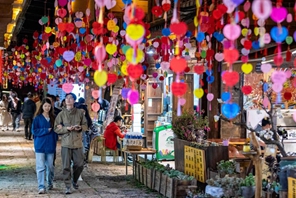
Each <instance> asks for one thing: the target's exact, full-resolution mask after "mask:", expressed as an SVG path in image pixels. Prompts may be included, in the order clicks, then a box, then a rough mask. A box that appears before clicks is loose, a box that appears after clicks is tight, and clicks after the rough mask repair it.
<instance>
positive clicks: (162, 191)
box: [159, 174, 168, 195]
mask: <svg viewBox="0 0 296 198" xmlns="http://www.w3.org/2000/svg"><path fill="white" fill-rule="evenodd" d="M167 178H168V176H167V175H165V174H161V179H160V190H159V193H160V194H162V195H165V192H166V187H167Z"/></svg>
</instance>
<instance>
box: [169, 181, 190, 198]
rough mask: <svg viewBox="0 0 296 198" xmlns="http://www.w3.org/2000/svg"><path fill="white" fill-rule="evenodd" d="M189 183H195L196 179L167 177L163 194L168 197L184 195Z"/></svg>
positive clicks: (176, 197) (178, 197)
mask: <svg viewBox="0 0 296 198" xmlns="http://www.w3.org/2000/svg"><path fill="white" fill-rule="evenodd" d="M191 185H196V180H193V181H187V180H178V179H175V178H174V179H172V178H169V177H168V178H167V185H166V194H165V196H166V197H168V198H181V197H186V195H187V193H186V190H187V189H188V188H189V186H191Z"/></svg>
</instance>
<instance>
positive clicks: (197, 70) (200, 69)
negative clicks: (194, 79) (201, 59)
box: [193, 66, 205, 75]
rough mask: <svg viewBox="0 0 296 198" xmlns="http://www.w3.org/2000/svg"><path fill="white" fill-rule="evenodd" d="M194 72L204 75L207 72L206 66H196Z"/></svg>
mask: <svg viewBox="0 0 296 198" xmlns="http://www.w3.org/2000/svg"><path fill="white" fill-rule="evenodd" d="M193 69H194V72H195V73H197V74H199V75H201V74H203V73H204V71H205V67H204V66H194V68H193Z"/></svg>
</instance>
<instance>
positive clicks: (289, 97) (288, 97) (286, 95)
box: [284, 92, 292, 100]
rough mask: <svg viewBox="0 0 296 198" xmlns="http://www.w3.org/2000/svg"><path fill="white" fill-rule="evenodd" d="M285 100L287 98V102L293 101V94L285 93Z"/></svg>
mask: <svg viewBox="0 0 296 198" xmlns="http://www.w3.org/2000/svg"><path fill="white" fill-rule="evenodd" d="M284 98H285V100H291V98H292V94H291V92H285V93H284Z"/></svg>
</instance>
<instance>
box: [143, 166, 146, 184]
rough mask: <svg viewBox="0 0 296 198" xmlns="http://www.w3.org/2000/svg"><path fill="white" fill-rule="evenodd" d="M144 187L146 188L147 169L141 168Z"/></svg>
mask: <svg viewBox="0 0 296 198" xmlns="http://www.w3.org/2000/svg"><path fill="white" fill-rule="evenodd" d="M142 183H143V184H144V185H145V186H147V168H145V167H143V182H142Z"/></svg>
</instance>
